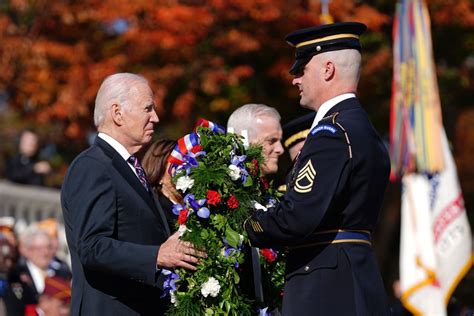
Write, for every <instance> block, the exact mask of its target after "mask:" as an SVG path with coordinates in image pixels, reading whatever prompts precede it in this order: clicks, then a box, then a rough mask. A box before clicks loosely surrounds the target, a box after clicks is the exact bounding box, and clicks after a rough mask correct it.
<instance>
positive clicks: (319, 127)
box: [311, 124, 337, 135]
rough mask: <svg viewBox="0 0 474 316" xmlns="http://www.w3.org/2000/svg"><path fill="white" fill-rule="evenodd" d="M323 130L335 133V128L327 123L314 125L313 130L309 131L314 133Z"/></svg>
mask: <svg viewBox="0 0 474 316" xmlns="http://www.w3.org/2000/svg"><path fill="white" fill-rule="evenodd" d="M323 131H328V132H331V133H332V134H335V133H336V131H337V130H336V128H335V127H334V126H331V125H329V124H322V125H317V126H315V127H314V128H313V130H312V131H311V134H312V135H316V134H317V133H319V132H323Z"/></svg>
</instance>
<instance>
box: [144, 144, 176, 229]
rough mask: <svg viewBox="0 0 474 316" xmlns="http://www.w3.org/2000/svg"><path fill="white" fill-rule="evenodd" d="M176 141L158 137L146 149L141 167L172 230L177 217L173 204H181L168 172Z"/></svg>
mask: <svg viewBox="0 0 474 316" xmlns="http://www.w3.org/2000/svg"><path fill="white" fill-rule="evenodd" d="M175 146H176V141H174V140H171V139H159V140H157V141H155V142H154V143H153V144H151V145H150V147H149V148H148V149H147V151H146V153H145V155H144V156H143V169H145V173H146V174H147V177H148V181H149V182H150V186H151V187H152V188H153V190H154V191H155V192H156V194H157V195H158V200H159V204H160V205H161V206H162V207H163V210H164V213H165V216H166V220H167V221H168V224H169V226H170V228H171V230H172V231H174V230H176V229H175V224H176V220H177V219H178V217H177V216H176V215H175V214H173V212H172V209H173V205H174V204H183V197H182V195H181V194H180V193H179V192H178V191H177V190H176V187H175V185H174V183H173V181H172V178H171V174H170V173H169V167H170V164H169V163H168V157H169V156H170V154H171V152H172V151H173V148H174V147H175Z"/></svg>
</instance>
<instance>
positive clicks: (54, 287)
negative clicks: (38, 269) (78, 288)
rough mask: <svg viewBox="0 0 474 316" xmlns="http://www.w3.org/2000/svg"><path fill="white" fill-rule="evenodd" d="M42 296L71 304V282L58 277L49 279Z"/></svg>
mask: <svg viewBox="0 0 474 316" xmlns="http://www.w3.org/2000/svg"><path fill="white" fill-rule="evenodd" d="M42 295H46V296H48V297H52V298H56V299H58V300H61V301H63V302H64V303H66V304H68V303H70V302H71V284H70V283H69V281H66V280H65V279H63V278H60V277H57V276H54V277H47V278H46V279H45V281H44V291H43V293H42Z"/></svg>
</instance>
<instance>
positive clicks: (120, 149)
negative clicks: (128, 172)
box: [97, 133, 138, 177]
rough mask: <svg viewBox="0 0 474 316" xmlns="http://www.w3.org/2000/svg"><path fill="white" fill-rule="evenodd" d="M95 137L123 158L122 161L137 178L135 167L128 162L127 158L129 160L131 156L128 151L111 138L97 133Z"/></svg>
mask: <svg viewBox="0 0 474 316" xmlns="http://www.w3.org/2000/svg"><path fill="white" fill-rule="evenodd" d="M97 136H98V137H100V138H102V140H104V141H105V142H106V143H107V144H109V145H110V146H112V147H113V149H115V150H116V151H117V152H118V153H119V154H120V156H121V157H122V158H123V160H125V161H126V162H127V164H128V166H129V167H130V169H132V171H133V173H134V174H135V175H136V176H137V177H138V174H137V171H136V170H135V167H134V166H132V165H131V164H130V163H129V162H128V158H130V156H131V155H130V153H129V152H128V150H127V149H126V148H125V147H124V146H123V145H122V144H120V143H119V142H118V141H117V140H115V139H114V138H113V137H111V136H109V135H107V134H104V133H99V135H97Z"/></svg>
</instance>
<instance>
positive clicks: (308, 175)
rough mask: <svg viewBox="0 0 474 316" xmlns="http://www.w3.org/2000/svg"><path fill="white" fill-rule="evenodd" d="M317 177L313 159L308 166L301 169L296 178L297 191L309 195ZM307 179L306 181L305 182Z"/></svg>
mask: <svg viewBox="0 0 474 316" xmlns="http://www.w3.org/2000/svg"><path fill="white" fill-rule="evenodd" d="M315 176H316V170H314V167H313V164H312V163H311V159H310V160H308V162H307V163H306V165H304V167H303V168H301V170H300V172H298V177H297V178H296V183H295V191H296V192H298V193H308V192H310V191H311V188H312V187H313V183H314V177H315ZM305 179H306V181H304V180H305Z"/></svg>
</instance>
